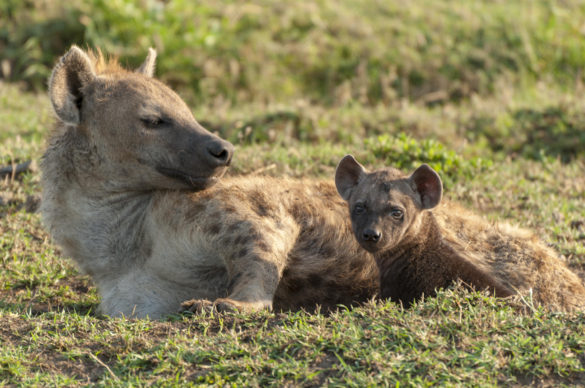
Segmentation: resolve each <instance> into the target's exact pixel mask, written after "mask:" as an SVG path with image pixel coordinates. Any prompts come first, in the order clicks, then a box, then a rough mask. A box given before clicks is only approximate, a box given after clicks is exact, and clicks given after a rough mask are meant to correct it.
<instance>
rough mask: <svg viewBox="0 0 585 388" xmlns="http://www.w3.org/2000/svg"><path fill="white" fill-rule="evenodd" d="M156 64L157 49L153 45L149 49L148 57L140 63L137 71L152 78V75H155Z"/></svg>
mask: <svg viewBox="0 0 585 388" xmlns="http://www.w3.org/2000/svg"><path fill="white" fill-rule="evenodd" d="M155 66H156V50H155V49H153V48H152V47H151V48H149V49H148V55H147V56H146V59H145V60H144V62H143V63H142V65H140V67H139V68H138V69H136V72H137V73H140V74H144V75H145V76H147V77H150V78H152V76H153V75H154V68H155Z"/></svg>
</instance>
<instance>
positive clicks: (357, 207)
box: [353, 203, 366, 214]
mask: <svg viewBox="0 0 585 388" xmlns="http://www.w3.org/2000/svg"><path fill="white" fill-rule="evenodd" d="M365 211H366V206H365V205H364V204H363V203H357V204H356V205H355V207H354V208H353V212H354V213H355V214H362V213H363V212H365Z"/></svg>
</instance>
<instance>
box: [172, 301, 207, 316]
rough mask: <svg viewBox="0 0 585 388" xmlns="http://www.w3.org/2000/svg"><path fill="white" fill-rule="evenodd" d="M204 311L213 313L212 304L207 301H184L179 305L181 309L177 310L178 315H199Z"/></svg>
mask: <svg viewBox="0 0 585 388" xmlns="http://www.w3.org/2000/svg"><path fill="white" fill-rule="evenodd" d="M204 311H207V312H211V311H213V302H211V301H209V300H207V299H191V300H186V301H184V302H183V303H181V308H180V309H179V313H193V314H201V313H202V312H204Z"/></svg>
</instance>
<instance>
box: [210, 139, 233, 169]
mask: <svg viewBox="0 0 585 388" xmlns="http://www.w3.org/2000/svg"><path fill="white" fill-rule="evenodd" d="M206 148H207V152H208V157H209V160H210V162H211V163H213V164H215V165H217V166H229V165H230V163H231V161H232V156H233V154H234V146H233V145H232V143H230V142H229V141H225V140H221V139H218V140H213V141H210V142H209V143H207V147H206Z"/></svg>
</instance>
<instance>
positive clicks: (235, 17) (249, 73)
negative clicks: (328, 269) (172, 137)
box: [0, 0, 585, 387]
mask: <svg viewBox="0 0 585 388" xmlns="http://www.w3.org/2000/svg"><path fill="white" fill-rule="evenodd" d="M22 4H25V6H22ZM68 4H69V3H68V2H60V1H57V0H55V1H53V0H51V1H49V0H47V1H36V0H35V1H30V2H18V1H12V0H9V1H7V2H4V3H3V5H0V22H1V21H6V23H0V65H2V66H0V68H1V69H2V70H1V71H2V78H3V81H2V80H0V167H2V166H6V165H10V164H17V163H21V162H24V161H27V160H32V161H33V163H32V165H31V167H30V169H29V171H27V172H25V173H23V174H20V175H17V176H9V175H5V176H2V177H0V179H1V180H0V259H1V262H0V268H1V276H0V385H14V386H39V385H40V386H52V385H65V386H77V385H87V384H89V385H99V386H119V385H128V386H134V385H135V386H143V385H151V384H154V385H160V386H174V385H184V384H187V383H189V384H193V385H198V384H203V385H207V384H214V385H222V386H224V385H228V386H229V385H234V386H240V385H250V386H259V385H275V386H282V385H306V386H313V385H350V386H359V387H362V386H368V385H370V386H377V385H387V386H390V385H392V386H396V385H400V386H411V385H413V386H425V385H431V384H436V383H440V384H445V385H472V386H494V385H504V386H509V385H541V386H560V385H562V384H564V385H574V384H585V314H584V313H580V314H575V315H566V314H553V313H545V312H543V311H538V310H536V311H535V310H533V309H532V308H531V306H530V301H513V302H503V301H499V300H495V299H493V298H490V297H487V296H485V295H481V294H474V293H468V292H466V291H464V290H461V289H459V288H457V287H455V288H454V289H450V290H447V291H444V292H441V293H440V294H439V296H438V297H436V298H433V299H428V300H425V301H423V302H421V303H420V304H418V305H416V306H415V307H413V308H411V309H408V310H404V309H402V308H401V307H399V306H396V305H394V304H392V303H387V302H383V301H373V302H372V303H369V304H367V305H365V306H362V307H359V308H355V309H353V310H346V309H341V310H339V311H338V312H337V313H334V314H332V315H330V316H324V315H322V314H306V313H304V312H293V313H269V312H263V313H258V314H250V315H241V314H226V315H211V316H209V315H202V316H178V315H177V316H173V317H169V319H168V320H166V321H154V322H153V321H145V320H139V321H128V320H122V319H105V318H103V317H99V316H96V315H95V314H94V313H93V312H94V310H95V308H96V306H97V304H98V303H99V300H98V296H97V292H96V290H95V288H94V287H93V285H92V283H91V281H90V280H89V279H88V278H87V277H84V276H82V275H80V274H79V273H78V272H77V271H76V269H75V268H74V266H73V265H72V264H71V262H70V261H68V260H67V259H66V258H64V257H62V255H61V253H60V251H59V248H58V247H56V246H55V245H53V244H52V243H51V241H50V238H49V236H48V235H47V233H46V232H45V231H44V229H43V228H42V225H41V223H40V217H39V215H38V214H37V213H36V210H37V207H38V203H39V193H40V187H39V171H38V167H37V162H38V159H39V157H40V155H42V149H43V139H44V137H45V133H46V132H47V129H48V128H49V127H50V125H51V122H52V112H51V110H50V107H49V102H48V99H47V97H46V96H45V93H40V94H37V93H34V92H31V91H30V90H31V89H33V90H34V89H35V88H37V89H42V84H43V82H44V81H42V80H43V79H44V77H45V76H46V73H47V71H48V69H49V68H50V66H51V65H52V63H53V61H54V60H55V58H56V56H58V55H60V54H61V53H62V52H61V51H63V50H65V47H67V46H68V45H69V44H71V43H72V42H73V41H77V42H78V43H84V42H87V43H89V44H99V45H100V46H102V47H105V48H106V49H107V50H108V51H109V52H115V53H117V54H119V55H122V56H123V61H126V60H127V61H129V62H130V63H132V64H135V63H137V62H138V61H139V59H138V58H139V57H140V56H142V55H143V54H144V52H145V48H146V47H148V46H149V45H151V44H152V42H151V39H149V37H154V42H155V43H154V44H155V45H157V48H158V49H159V51H161V62H160V67H159V69H158V70H157V73H158V74H159V75H160V76H161V78H163V79H165V80H166V81H167V82H169V83H171V84H172V85H173V86H175V87H176V88H177V89H179V90H180V91H181V93H182V94H183V95H184V96H185V97H186V98H187V100H188V101H189V103H190V105H191V106H192V108H193V112H194V115H195V117H196V118H197V119H198V120H199V121H200V122H202V123H203V124H204V125H205V126H206V127H207V128H209V129H211V130H213V131H216V132H218V133H219V134H220V135H221V136H223V137H225V138H228V139H230V140H231V141H232V142H234V144H235V145H236V154H235V159H234V164H233V166H232V168H231V171H230V174H234V175H236V174H238V175H239V174H270V175H277V176H280V175H290V176H319V177H329V178H331V179H332V177H333V171H334V167H335V165H336V163H337V162H338V160H339V159H340V158H341V157H342V156H343V155H345V154H346V153H353V154H354V155H356V156H357V157H358V159H359V160H360V161H362V162H363V163H364V164H366V165H368V166H370V167H372V168H373V167H379V166H383V165H392V166H395V167H399V168H403V169H405V170H409V169H412V168H413V167H415V166H416V165H417V164H418V163H421V162H427V163H431V164H432V165H433V166H434V167H435V168H437V169H438V170H439V171H440V172H441V174H442V175H443V177H444V178H445V186H446V196H447V197H448V198H450V199H452V200H457V201H460V202H462V203H463V204H465V205H466V206H468V207H470V208H473V209H476V210H477V211H478V212H481V213H483V214H485V216H486V217H487V218H489V219H491V220H506V221H511V222H514V223H519V224H522V225H524V226H526V227H529V228H532V229H534V230H536V231H537V233H538V234H539V235H540V236H542V238H543V239H544V240H545V241H546V242H547V243H548V244H550V245H551V246H553V247H554V248H555V249H557V250H558V251H559V252H560V254H561V255H562V256H563V258H564V259H565V260H566V261H567V263H568V264H569V266H570V267H571V268H572V269H573V270H574V271H576V272H577V273H579V274H580V275H581V277H582V278H583V279H585V247H584V241H585V174H583V171H584V170H585V113H584V112H585V109H584V108H585V106H584V105H585V103H584V101H585V98H584V97H585V95H584V89H583V87H582V83H583V75H582V74H581V73H580V70H579V69H581V68H583V67H584V66H585V58H582V56H583V54H582V53H584V52H585V50H583V48H582V45H583V40H582V39H580V37H581V35H582V32H579V31H582V27H580V26H579V25H578V21H579V20H583V17H585V9H583V7H582V5H580V4H579V3H577V2H575V3H574V2H570V1H567V2H562V3H557V2H554V1H553V2H549V1H534V2H530V6H526V8H523V7H522V6H521V5H519V4H521V3H520V2H511V3H508V2H492V1H470V2H467V3H466V4H467V5H465V6H461V4H460V2H452V1H422V0H421V1H416V2H413V3H412V5H409V6H408V7H402V6H399V5H398V3H395V4H394V3H392V2H375V1H372V2H352V1H343V2H339V4H338V5H336V4H337V2H332V1H320V2H316V3H314V4H313V3H311V4H308V3H307V4H305V3H299V5H298V6H292V5H283V4H284V3H276V2H263V1H259V0H258V1H256V2H253V3H251V4H248V5H243V4H241V3H239V2H229V4H228V5H226V6H225V7H222V6H220V5H217V4H216V2H202V4H204V6H200V7H194V6H192V5H190V3H189V4H187V2H181V1H177V2H173V5H172V6H162V5H161V3H159V2H155V1H145V2H143V4H142V6H141V7H137V6H135V5H129V4H138V3H131V2H126V1H115V2H108V4H110V6H109V7H106V5H105V2H102V1H98V0H92V1H87V2H80V4H81V5H68ZM76 4H77V3H76ZM291 4H292V3H291ZM22 7H25V8H22ZM26 7H28V8H26ZM43 7H44V8H43ZM156 7H162V8H160V10H161V12H158V13H157V12H155V11H156V10H157V9H158V8H156ZM181 7H182V8H181ZM121 9H125V10H126V11H127V12H128V15H131V16H121V14H119V13H118V14H117V13H116V12H119V11H120V10H121ZM112 10H113V11H112ZM178 10H182V12H178ZM89 11H93V13H90V12H89ZM309 11H310V12H309ZM148 12H150V13H152V14H153V15H154V14H156V15H158V16H156V18H154V19H152V20H153V21H152V22H150V23H145V24H144V25H142V26H141V27H140V28H138V27H136V28H129V27H128V26H129V25H130V21H131V22H132V25H134V24H135V23H134V21H135V20H136V19H137V18H140V17H142V16H144V15H143V14H147V13H148ZM87 14H92V15H95V17H94V18H93V19H87V18H84V15H85V16H87ZM307 14H312V15H313V16H312V17H311V18H308V19H307V18H306V17H305V16H306V15H307ZM519 14H520V15H521V16H520V17H518V16H515V15H519ZM141 15H142V16H141ZM575 15H577V16H582V17H581V18H579V17H575ZM8 16H10V19H7V17H8ZM157 18H158V19H157ZM193 20H196V21H199V23H191V24H189V23H187V21H193ZM19 26H20V27H19ZM104 26H107V28H105V27H104ZM164 26H166V29H165V28H163V27H164ZM47 31H49V32H47ZM49 33H50V34H52V35H51V36H53V37H54V39H52V40H50V41H49V42H45V41H43V40H41V39H40V37H42V36H44V35H46V34H49ZM157 34H158V35H157ZM181 34H183V35H181ZM176 36H184V39H183V40H181V39H175V40H173V39H172V38H173V37H176ZM68 39H69V40H68ZM177 42H179V43H177ZM180 42H182V43H180ZM385 42H389V43H388V44H386V43H385ZM173 44H174V46H173ZM11 50H12V51H11ZM19 50H20V51H19ZM187 59H189V60H190V61H191V62H189V61H188V60H187ZM235 60H239V62H237V63H235V62H234V61H235ZM214 61H215V62H214ZM188 62H189V63H188ZM2 63H4V64H2ZM230 66H231V67H230ZM7 69H8V70H10V71H9V72H7ZM214 71H215V73H214ZM251 80H256V81H257V82H256V83H251ZM7 81H11V83H8V82H7ZM15 82H18V83H15Z"/></svg>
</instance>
